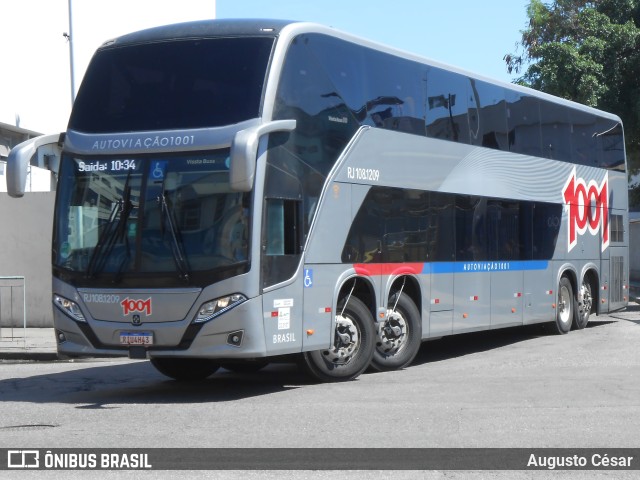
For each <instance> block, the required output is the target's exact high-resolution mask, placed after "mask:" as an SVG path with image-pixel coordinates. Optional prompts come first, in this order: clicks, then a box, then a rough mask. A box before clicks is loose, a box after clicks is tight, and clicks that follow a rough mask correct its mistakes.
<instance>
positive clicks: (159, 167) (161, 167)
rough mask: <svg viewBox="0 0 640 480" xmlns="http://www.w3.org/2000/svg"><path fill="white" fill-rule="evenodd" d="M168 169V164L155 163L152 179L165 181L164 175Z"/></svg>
mask: <svg viewBox="0 0 640 480" xmlns="http://www.w3.org/2000/svg"><path fill="white" fill-rule="evenodd" d="M166 169H167V162H166V160H165V161H155V162H152V164H151V177H152V178H153V179H154V180H164V173H165V171H166Z"/></svg>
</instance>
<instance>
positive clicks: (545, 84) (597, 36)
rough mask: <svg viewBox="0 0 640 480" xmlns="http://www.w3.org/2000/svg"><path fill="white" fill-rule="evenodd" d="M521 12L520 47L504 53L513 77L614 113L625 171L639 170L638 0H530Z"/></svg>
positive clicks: (638, 193) (638, 194)
mask: <svg viewBox="0 0 640 480" xmlns="http://www.w3.org/2000/svg"><path fill="white" fill-rule="evenodd" d="M527 16H528V18H529V26H528V27H527V28H526V29H525V30H523V31H522V32H521V33H522V39H521V40H520V41H519V42H518V44H517V49H518V50H519V48H518V47H521V48H522V52H521V53H517V52H516V53H509V54H507V55H505V56H504V60H505V62H506V64H507V70H508V71H509V73H516V74H518V73H522V76H521V77H519V78H518V79H517V80H516V83H519V84H521V85H525V86H528V87H532V88H535V89H536V90H541V91H544V92H547V93H550V94H552V95H557V96H559V97H564V98H567V99H569V100H574V101H577V102H580V103H583V104H586V105H589V106H592V107H596V108H600V109H602V110H606V111H609V112H612V113H615V114H617V115H618V116H620V118H622V121H623V123H624V126H625V138H626V148H627V157H628V161H629V167H630V168H629V170H630V175H633V174H637V173H639V172H640V81H638V79H639V78H640V28H639V27H640V0H593V1H586V0H555V1H553V2H552V3H543V2H542V1H541V0H531V2H530V3H529V5H528V7H527ZM525 67H526V69H525ZM635 187H637V188H634V191H633V192H632V203H634V201H635V200H636V199H637V200H638V202H637V203H638V205H640V186H639V185H635Z"/></svg>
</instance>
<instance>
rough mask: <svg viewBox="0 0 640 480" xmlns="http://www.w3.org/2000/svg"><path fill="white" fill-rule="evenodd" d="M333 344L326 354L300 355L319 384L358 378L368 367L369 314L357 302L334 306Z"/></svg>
mask: <svg viewBox="0 0 640 480" xmlns="http://www.w3.org/2000/svg"><path fill="white" fill-rule="evenodd" d="M337 311H338V312H340V314H339V315H337V316H336V327H335V331H334V333H333V344H332V345H331V347H329V349H327V350H318V351H314V352H304V353H303V359H304V365H305V367H306V369H307V371H308V373H310V374H311V375H313V376H314V377H316V378H317V379H318V380H321V381H323V382H340V381H346V380H353V379H354V378H356V377H358V376H359V375H360V374H361V373H362V372H364V371H365V369H366V368H367V367H368V366H369V364H370V363H371V357H372V355H373V349H374V347H375V337H376V334H375V329H374V327H373V316H372V315H371V312H370V311H369V309H368V308H367V307H366V305H365V304H364V303H362V302H361V301H360V300H359V299H357V298H355V297H350V298H349V300H348V302H347V304H346V306H345V305H344V301H343V302H341V303H340V304H339V305H338V309H337Z"/></svg>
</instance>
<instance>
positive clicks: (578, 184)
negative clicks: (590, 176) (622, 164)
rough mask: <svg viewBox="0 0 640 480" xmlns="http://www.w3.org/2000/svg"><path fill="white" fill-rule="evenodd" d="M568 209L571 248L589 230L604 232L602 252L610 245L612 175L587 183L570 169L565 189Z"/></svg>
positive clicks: (564, 194)
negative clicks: (610, 189)
mask: <svg viewBox="0 0 640 480" xmlns="http://www.w3.org/2000/svg"><path fill="white" fill-rule="evenodd" d="M562 195H563V198H564V203H565V205H566V206H567V208H568V212H569V239H568V251H571V250H572V249H573V247H575V246H576V245H577V243H578V235H583V234H584V233H585V232H586V231H587V230H589V233H591V235H597V234H598V233H601V237H602V244H601V248H602V251H604V250H606V248H607V247H608V246H609V174H608V173H607V174H606V175H605V177H604V179H603V180H602V182H601V183H600V185H598V184H597V183H596V182H595V180H589V183H587V182H586V181H585V180H584V179H583V178H577V177H576V169H575V168H574V169H573V171H572V172H571V176H570V177H569V179H568V180H567V183H566V184H565V186H564V189H563V191H562Z"/></svg>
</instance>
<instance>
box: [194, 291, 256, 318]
mask: <svg viewBox="0 0 640 480" xmlns="http://www.w3.org/2000/svg"><path fill="white" fill-rule="evenodd" d="M246 300H247V297H245V296H244V295H241V294H239V293H234V294H233V295H229V296H227V297H220V298H217V299H215V300H211V301H209V302H206V303H203V304H202V306H201V307H200V310H199V311H198V315H196V318H195V319H194V320H193V323H203V322H208V321H209V320H211V319H212V318H215V317H217V316H218V315H221V314H223V313H224V312H227V311H229V310H231V309H232V308H233V307H237V306H238V305H240V304H241V303H242V302H245V301H246Z"/></svg>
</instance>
